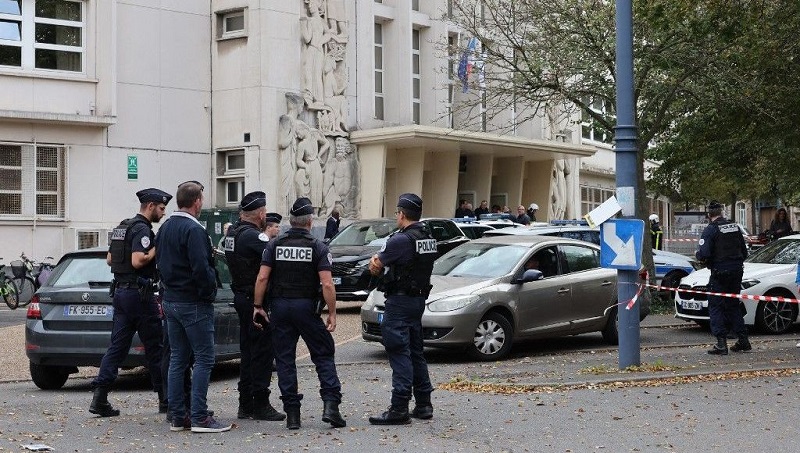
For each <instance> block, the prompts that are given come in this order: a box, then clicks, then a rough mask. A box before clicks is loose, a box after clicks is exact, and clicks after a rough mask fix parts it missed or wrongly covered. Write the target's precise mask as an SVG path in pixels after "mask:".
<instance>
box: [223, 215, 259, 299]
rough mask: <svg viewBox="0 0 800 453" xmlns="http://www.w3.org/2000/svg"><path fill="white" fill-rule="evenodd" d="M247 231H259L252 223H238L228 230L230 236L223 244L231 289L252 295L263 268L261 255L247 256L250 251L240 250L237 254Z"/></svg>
mask: <svg viewBox="0 0 800 453" xmlns="http://www.w3.org/2000/svg"><path fill="white" fill-rule="evenodd" d="M247 230H254V231H258V228H256V226H255V225H253V224H252V223H250V222H236V224H234V225H232V226H231V227H229V228H228V234H227V235H226V236H225V239H224V240H223V242H222V249H223V250H225V259H226V261H227V262H228V268H229V269H230V271H231V280H232V281H231V289H232V290H234V291H237V292H244V293H247V294H252V293H253V289H254V287H255V282H256V277H257V276H258V270H259V268H260V267H261V254H260V253H259V254H257V255H252V256H247V254H248V253H250V250H249V249H240V250H241V251H240V252H239V253H237V252H236V248H237V243H238V242H239V236H240V235H241V234H242V233H244V232H245V231H247Z"/></svg>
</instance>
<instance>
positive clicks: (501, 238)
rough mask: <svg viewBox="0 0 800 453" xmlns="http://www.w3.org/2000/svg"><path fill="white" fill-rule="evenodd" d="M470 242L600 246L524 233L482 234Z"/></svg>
mask: <svg viewBox="0 0 800 453" xmlns="http://www.w3.org/2000/svg"><path fill="white" fill-rule="evenodd" d="M471 242H472V243H479V244H483V243H489V244H520V245H528V246H532V245H537V244H542V243H552V244H575V245H581V246H586V245H590V246H592V247H593V248H595V249H599V248H600V247H599V246H598V245H597V244H593V243H591V242H586V241H579V240H577V239H570V238H563V237H559V236H540V235H535V234H526V235H517V234H506V235H498V236H484V237H482V238H480V239H473V240H472V241H471Z"/></svg>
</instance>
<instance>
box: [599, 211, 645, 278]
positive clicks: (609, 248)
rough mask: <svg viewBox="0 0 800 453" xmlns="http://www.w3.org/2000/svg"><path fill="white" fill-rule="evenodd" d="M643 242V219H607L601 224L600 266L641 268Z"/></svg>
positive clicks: (629, 268)
mask: <svg viewBox="0 0 800 453" xmlns="http://www.w3.org/2000/svg"><path fill="white" fill-rule="evenodd" d="M643 243H644V221H643V220H641V219H609V220H606V221H605V222H603V223H602V224H601V225H600V266H602V267H608V268H611V269H626V270H639V268H640V267H642V244H643Z"/></svg>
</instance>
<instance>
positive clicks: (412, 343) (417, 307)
mask: <svg viewBox="0 0 800 453" xmlns="http://www.w3.org/2000/svg"><path fill="white" fill-rule="evenodd" d="M424 311H425V298H424V297H411V296H398V295H391V296H389V297H388V298H387V300H386V311H385V312H384V314H383V322H382V323H381V336H382V337H383V345H384V347H385V348H386V354H387V355H388V356H389V365H390V366H391V367H392V406H394V407H397V408H407V407H408V402H409V401H410V400H411V396H412V391H413V394H414V398H415V399H416V400H417V402H419V401H420V400H428V401H430V394H431V392H433V385H432V384H431V378H430V375H429V374H428V362H427V361H426V360H425V356H424V355H423V341H422V340H423V339H422V313H423V312H424Z"/></svg>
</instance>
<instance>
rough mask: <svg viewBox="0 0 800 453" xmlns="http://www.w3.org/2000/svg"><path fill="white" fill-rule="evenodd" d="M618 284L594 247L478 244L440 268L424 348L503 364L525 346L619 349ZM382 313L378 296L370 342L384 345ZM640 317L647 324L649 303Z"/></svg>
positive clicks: (369, 315)
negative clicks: (601, 342) (570, 340)
mask: <svg viewBox="0 0 800 453" xmlns="http://www.w3.org/2000/svg"><path fill="white" fill-rule="evenodd" d="M534 258H535V259H536V261H537V263H534V262H533V259H534ZM533 264H536V266H532V265H533ZM616 276H617V274H616V271H615V270H613V269H604V268H601V267H600V247H598V246H597V245H595V244H591V243H588V242H582V241H576V240H572V239H566V238H559V237H550V236H534V235H527V236H524V235H523V236H518V235H506V236H495V237H484V238H481V239H476V240H474V241H472V242H470V243H468V244H465V245H462V246H461V247H458V248H457V249H454V250H451V251H450V252H448V253H447V254H445V255H443V256H442V257H440V258H439V259H438V260H436V262H435V263H434V268H433V276H432V278H431V285H433V289H432V290H431V294H430V296H429V297H428V300H427V301H426V304H425V305H426V306H425V312H424V314H423V315H422V331H423V332H422V334H423V339H424V343H425V345H426V346H430V347H440V348H462V349H463V348H466V351H467V353H468V354H469V355H470V356H471V357H472V358H474V359H477V360H499V359H502V358H503V357H505V356H507V355H508V353H509V351H510V350H511V345H512V344H513V342H514V341H516V340H520V339H523V338H539V337H558V336H565V335H577V334H581V333H585V332H596V331H599V332H602V335H603V338H604V339H605V340H606V341H607V342H608V343H611V344H616V343H617V341H618V335H617V291H616ZM384 307H385V299H384V295H383V294H382V293H380V292H378V291H373V292H372V293H371V294H370V296H369V298H368V299H367V301H366V302H365V303H364V305H363V306H362V307H361V321H362V337H363V338H364V339H365V340H367V341H381V329H380V324H381V322H382V320H383V314H384ZM640 309H641V310H640V313H641V317H642V319H643V318H644V317H645V316H647V314H648V313H649V300H648V299H645V300H643V301H642V306H641V307H640Z"/></svg>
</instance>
